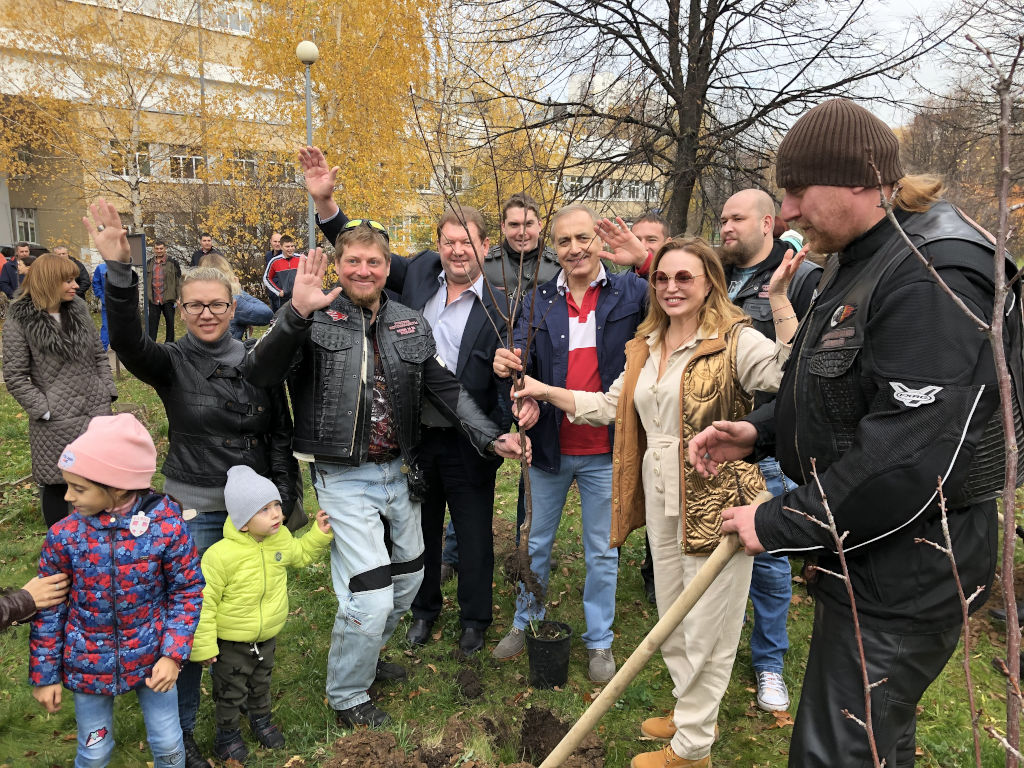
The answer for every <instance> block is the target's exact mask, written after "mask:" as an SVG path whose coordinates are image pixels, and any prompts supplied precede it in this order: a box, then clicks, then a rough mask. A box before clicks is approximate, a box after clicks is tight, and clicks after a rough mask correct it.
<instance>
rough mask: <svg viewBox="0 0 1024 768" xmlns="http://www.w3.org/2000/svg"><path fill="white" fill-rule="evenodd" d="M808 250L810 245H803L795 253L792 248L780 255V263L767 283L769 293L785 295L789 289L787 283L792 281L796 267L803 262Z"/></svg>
mask: <svg viewBox="0 0 1024 768" xmlns="http://www.w3.org/2000/svg"><path fill="white" fill-rule="evenodd" d="M809 250H810V246H809V245H805V246H804V247H803V248H801V249H800V251H799V252H798V253H796V254H795V255H794V253H793V250H792V249H790V250H788V251H786V255H785V256H783V257H782V263H780V264H779V266H778V267H777V268H776V269H775V272H773V273H772V279H771V280H770V281H769V283H768V293H769V295H771V296H785V295H786V292H787V291H788V290H789V283H790V281H792V279H793V275H795V274H796V270H797V267H799V266H800V265H801V264H803V263H804V259H805V258H807V252H808V251H809Z"/></svg>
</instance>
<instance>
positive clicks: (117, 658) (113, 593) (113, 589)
mask: <svg viewBox="0 0 1024 768" xmlns="http://www.w3.org/2000/svg"><path fill="white" fill-rule="evenodd" d="M133 511H134V510H133ZM115 524H116V518H115ZM116 534H117V528H116V527H114V528H111V529H110V607H111V610H113V612H114V695H115V696H116V695H117V693H118V688H119V687H120V685H119V683H120V680H121V674H120V673H121V643H120V641H119V637H118V629H117V625H118V621H117V563H115V562H114V552H115V551H116V547H115V546H114V536H115V535H116Z"/></svg>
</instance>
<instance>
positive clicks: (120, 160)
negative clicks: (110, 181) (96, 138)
mask: <svg viewBox="0 0 1024 768" xmlns="http://www.w3.org/2000/svg"><path fill="white" fill-rule="evenodd" d="M110 172H111V173H112V174H114V175H115V176H149V175H150V167H149V143H148V142H141V143H140V144H139V145H138V146H137V147H136V148H135V152H134V153H126V152H125V151H124V146H123V145H122V144H121V142H119V141H116V140H115V139H111V140H110Z"/></svg>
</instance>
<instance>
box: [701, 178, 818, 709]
mask: <svg viewBox="0 0 1024 768" xmlns="http://www.w3.org/2000/svg"><path fill="white" fill-rule="evenodd" d="M721 223H722V245H721V246H720V247H719V250H718V252H719V254H720V255H721V257H722V261H723V262H724V263H725V279H726V283H727V284H728V286H729V298H731V299H732V300H733V303H735V304H736V305H737V306H739V307H740V308H741V309H742V310H743V311H744V312H745V313H746V314H748V315H750V317H751V319H752V320H753V324H754V327H755V328H756V329H757V330H759V331H760V332H761V333H763V334H764V335H765V336H767V337H768V338H769V339H774V338H775V326H776V323H780V322H785V320H786V319H787V318H784V317H774V318H773V317H772V308H771V305H770V304H769V303H768V281H769V280H770V279H771V276H772V273H773V272H774V271H775V268H776V267H778V266H779V264H780V263H781V262H782V257H783V256H784V255H785V253H786V251H787V250H790V249H791V246H790V244H789V243H786V242H783V241H782V240H776V239H774V237H773V233H774V229H775V201H774V200H772V198H771V197H769V195H768V194H767V193H766V192H762V191H761V190H760V189H744V190H742V191H741V192H737V193H736V194H735V195H733V196H732V197H730V198H729V199H728V200H727V201H726V203H725V207H724V208H722V218H721ZM820 270H821V268H820V267H818V266H816V265H814V264H812V263H811V262H809V261H804V263H803V264H801V265H800V266H799V268H798V269H797V273H796V275H794V277H793V281H792V282H791V283H790V286H789V299H790V302H791V303H792V305H793V312H794V313H796V315H797V316H798V317H803V315H804V313H805V312H806V311H807V308H808V307H809V306H810V303H811V295H812V294H813V293H814V289H815V287H817V284H818V277H819V276H820ZM787 314H789V313H787ZM771 399H772V395H767V394H764V393H760V392H759V393H756V394H755V400H754V402H755V405H762V404H763V403H766V402H768V401H770V400H771ZM759 465H760V467H761V472H762V473H763V474H764V479H765V481H766V483H767V485H768V490H769V491H770V492H771V493H772V495H774V496H777V495H779V494H780V493H782V492H783V491H785V490H787V488H794V487H795V484H794V483H793V482H792V481H791V480H789V478H787V477H786V476H785V475H784V474H782V470H780V469H779V462H778V461H777V460H776V459H775V457H773V456H770V457H768V458H765V459H762V460H761V461H760V462H759ZM791 597H792V585H791V572H790V568H789V559H788V558H786V557H776V556H774V555H770V554H768V553H767V552H762V553H761V554H759V555H757V556H756V557H755V558H754V572H753V575H752V577H751V579H750V602H751V604H752V605H753V606H754V627H753V631H752V632H751V634H750V656H751V661H752V662H753V667H754V674H755V676H756V677H757V705H758V706H759V707H760V708H761V709H764V710H766V711H769V712H773V711H778V710H784V709H788V708H789V690H788V689H787V688H786V682H785V680H784V679H783V677H782V668H783V667H782V657H783V654H785V652H786V650H787V649H788V648H789V637H788V635H787V634H786V619H787V618H788V616H789V602H790V598H791Z"/></svg>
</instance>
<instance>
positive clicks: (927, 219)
mask: <svg viewBox="0 0 1024 768" xmlns="http://www.w3.org/2000/svg"><path fill="white" fill-rule="evenodd" d="M776 177H777V181H778V185H779V187H781V188H784V189H785V197H784V199H783V202H782V211H781V215H782V217H783V218H784V219H785V220H786V221H791V222H794V223H795V224H796V225H797V226H798V227H799V228H801V229H802V230H803V231H804V234H805V236H806V237H807V240H808V241H809V244H810V247H811V249H812V250H814V251H816V252H818V253H827V254H832V255H831V256H830V257H829V260H828V262H827V264H826V266H825V271H824V274H823V275H822V278H821V283H820V285H819V287H818V290H817V293H816V297H815V299H814V300H813V301H812V303H811V307H810V310H809V311H808V314H807V316H806V317H805V318H804V320H803V321H802V323H801V325H800V328H799V330H798V331H797V336H796V338H795V340H794V343H793V351H792V354H791V356H790V359H789V362H788V364H787V368H786V372H785V374H784V376H783V379H782V383H781V385H780V387H779V392H778V395H777V397H776V399H775V400H774V401H773V403H771V404H770V405H768V406H765V407H762V408H759V409H757V410H756V411H754V413H752V414H751V415H750V416H748V417H747V419H745V420H744V421H740V422H718V423H716V424H715V425H713V426H712V427H710V428H708V429H707V430H705V431H704V432H702V433H700V434H699V435H697V436H696V437H695V438H694V439H693V440H692V441H691V442H690V445H689V457H690V460H691V462H693V463H694V465H695V466H696V468H697V469H698V471H700V472H702V473H708V472H714V471H716V470H717V466H718V464H719V463H720V462H721V461H723V460H725V459H726V458H729V457H731V458H734V459H735V458H744V457H746V458H748V459H751V460H754V459H757V458H760V457H762V456H765V455H774V456H776V457H777V458H778V460H779V463H780V465H781V467H782V470H783V471H784V472H785V473H786V475H787V476H789V477H791V478H792V479H793V480H794V481H795V482H796V483H798V484H799V487H797V488H796V489H795V490H791V491H787V492H785V493H783V494H781V495H780V496H777V497H776V498H774V499H772V500H771V501H769V502H765V503H764V504H761V505H760V506H757V507H754V506H745V507H736V508H733V509H727V510H724V511H723V513H722V516H723V518H724V520H725V522H724V523H723V525H722V530H723V531H736V532H738V533H739V536H740V539H741V540H742V542H743V544H744V547H745V549H746V551H747V553H748V554H756V553H759V552H763V551H768V552H772V553H776V554H786V553H794V554H795V553H803V554H804V555H805V556H806V557H807V558H808V560H809V562H810V563H812V564H816V565H817V566H818V567H819V568H821V569H826V570H827V571H831V572H833V573H839V572H841V570H842V567H841V564H840V562H839V558H838V555H837V551H836V550H837V546H836V543H835V541H834V539H833V536H832V534H831V533H830V532H829V531H828V530H827V529H823V528H822V527H821V526H820V525H819V524H818V523H822V522H826V521H827V517H828V516H827V514H826V511H825V507H824V503H823V497H827V499H828V505H829V508H830V509H831V512H832V515H833V516H834V520H835V525H836V529H837V531H838V534H839V535H840V536H845V538H844V539H843V542H842V546H843V550H844V552H845V558H846V564H847V567H848V569H849V580H850V586H851V587H852V591H853V595H854V598H855V601H856V612H857V616H858V618H859V623H860V639H861V640H862V641H863V649H864V656H865V660H866V665H867V670H866V674H867V678H868V680H869V681H871V682H872V683H876V682H877V681H881V680H883V678H884V682H882V683H881V684H878V685H876V686H875V687H874V688H873V689H872V690H871V720H872V724H873V730H874V739H875V744H876V746H877V750H878V757H879V758H885V764H886V765H889V766H898V767H904V766H912V765H913V764H914V751H915V728H916V706H917V702H918V701H919V700H920V698H921V696H922V695H923V693H924V691H925V689H926V688H927V687H928V685H929V684H930V683H931V681H932V680H934V679H935V677H937V676H938V674H939V673H940V672H941V671H942V669H943V667H944V666H945V665H946V662H947V661H948V660H949V658H950V656H951V655H952V654H953V651H954V650H955V649H956V646H957V642H958V640H959V637H960V632H961V606H960V600H959V598H958V594H957V584H956V581H955V580H954V578H953V574H952V571H951V567H950V563H949V561H948V560H947V557H946V555H945V554H943V553H942V552H939V551H937V550H936V549H935V548H934V547H931V546H929V545H928V544H927V543H921V542H920V541H918V540H919V539H926V540H929V541H932V542H936V543H938V544H942V543H943V533H942V516H941V512H940V507H939V493H938V489H937V485H938V484H937V479H939V478H941V481H942V492H943V495H944V496H945V499H946V508H947V511H948V526H949V533H950V536H951V539H952V544H953V552H954V555H955V558H956V562H957V568H958V571H959V578H960V583H961V585H962V587H963V591H964V593H965V594H967V595H971V594H972V593H974V591H975V590H976V589H977V588H979V587H980V588H982V589H983V591H982V593H981V594H980V595H979V596H978V599H976V600H974V602H973V603H972V604H971V610H972V611H974V610H977V609H978V608H979V607H981V605H982V604H983V603H984V600H985V597H986V595H987V592H988V589H989V587H990V586H991V583H992V576H993V572H994V568H995V563H996V539H997V536H996V502H995V498H996V496H997V495H998V492H999V489H1000V488H1001V486H1002V477H1003V471H1004V466H1005V448H1004V443H1003V438H1002V433H1001V431H1000V425H999V420H998V410H997V409H998V404H999V396H998V393H997V386H996V385H997V379H996V371H995V365H994V362H993V358H992V350H991V348H990V344H989V340H988V337H987V335H986V334H984V333H982V332H980V331H979V330H978V327H977V326H976V325H975V324H974V322H973V321H972V320H971V319H970V318H968V317H967V316H966V314H965V313H964V312H963V311H962V310H961V309H960V308H959V307H957V306H956V305H955V304H954V303H953V301H952V300H951V299H950V297H949V296H948V295H947V294H946V293H945V291H944V290H943V289H942V287H940V285H939V284H938V282H937V281H936V280H935V279H934V278H933V277H932V275H931V274H929V272H928V271H927V269H926V268H925V266H924V265H923V264H922V263H921V261H920V260H919V259H918V258H917V257H916V256H915V255H914V254H913V253H912V252H911V250H910V248H909V246H908V245H907V244H906V242H905V240H904V238H903V236H902V234H901V233H900V232H898V231H897V229H896V227H895V225H894V224H893V223H892V222H891V221H890V220H889V219H888V218H887V217H886V215H885V211H884V209H883V208H882V207H881V206H880V204H879V203H880V197H879V195H880V192H881V194H882V195H885V196H886V198H888V199H890V200H892V201H893V204H894V207H895V217H896V219H897V220H898V221H899V222H900V226H901V228H902V229H903V230H904V232H906V233H907V234H908V235H909V236H910V238H912V240H913V241H914V242H915V243H916V244H917V247H918V249H919V250H920V251H921V252H922V253H923V255H924V256H925V257H926V258H927V259H928V260H929V262H930V263H931V264H932V265H933V266H934V267H935V269H936V270H937V272H938V274H939V276H940V277H941V278H942V280H943V282H944V283H945V284H946V285H947V286H948V287H949V288H950V289H951V290H952V292H953V293H954V294H955V295H956V296H958V297H959V298H960V299H961V300H962V301H963V302H964V303H965V304H966V306H967V307H969V308H970V309H971V311H972V312H973V313H974V314H975V315H976V316H977V317H980V318H982V319H983V320H984V321H985V322H990V321H991V318H992V315H993V313H994V311H999V312H1002V313H1003V314H1004V316H1005V320H1006V340H1005V347H1006V352H1007V358H1008V361H1009V363H1010V368H1011V378H1012V382H1011V385H1012V390H1013V397H1014V398H1016V400H1017V404H1019V403H1020V399H1021V384H1022V376H1021V365H1022V358H1021V333H1022V330H1021V311H1020V295H1019V286H1017V287H1015V289H1014V291H1013V292H1011V294H1010V295H1009V296H1008V297H1007V302H1006V304H1005V305H1004V306H1002V307H999V308H998V309H995V308H994V307H993V303H994V302H993V290H994V281H993V274H994V266H993V265H994V263H999V261H1001V262H1002V264H1001V268H1003V269H1004V270H1005V272H1006V274H1007V278H1012V277H1013V276H1014V274H1015V273H1016V268H1015V266H1014V265H1013V262H1012V261H1011V260H1009V259H1000V260H996V259H995V258H994V251H995V249H994V247H993V245H992V242H991V239H990V238H989V237H988V236H986V234H985V233H983V232H982V231H980V230H979V229H978V228H977V226H976V225H974V224H973V222H971V221H970V220H969V219H967V218H966V217H965V216H964V215H963V214H962V213H961V212H960V211H958V210H957V209H956V208H955V207H953V206H952V205H950V204H949V203H948V202H945V201H944V200H942V199H941V189H942V185H941V182H939V181H938V180H937V179H935V178H933V177H920V176H906V175H904V173H903V169H902V166H901V164H900V159H899V144H898V141H897V139H896V136H895V135H894V134H893V132H892V131H891V130H890V129H889V128H888V126H886V125H885V124H884V123H883V122H882V121H880V120H878V119H877V118H876V117H874V116H873V115H871V114H870V113H869V112H867V111H866V110H864V109H863V108H862V107H859V106H857V105H855V104H853V103H852V102H849V101H846V100H842V99H836V100H833V101H827V102H824V103H822V104H820V105H818V106H817V107H815V108H814V109H812V110H811V111H810V112H808V113H807V114H805V115H804V116H803V117H801V118H800V119H799V120H798V121H797V122H796V123H795V124H794V126H793V128H792V129H791V130H790V132H789V133H788V134H787V135H786V137H785V139H784V140H783V141H782V143H781V145H780V146H779V151H778V158H777V168H776ZM880 187H881V190H880V189H879V188H880ZM1018 426H1019V425H1018ZM815 470H816V474H817V482H820V485H821V489H822V490H821V491H819V489H818V486H817V482H816V480H815V475H814V473H815ZM791 510H799V511H800V512H802V513H804V514H805V515H807V516H809V518H810V519H808V517H804V516H803V515H801V514H796V513H794V512H793V511H791ZM810 573H811V574H812V578H811V581H812V582H813V583H811V584H810V589H811V592H812V594H813V595H814V597H815V620H814V632H813V635H812V638H811V646H810V653H809V656H808V661H807V671H806V674H805V677H804V683H803V689H802V691H801V695H800V708H799V710H798V712H797V718H796V726H795V728H794V730H793V739H792V743H791V744H790V751H789V765H790V766H800V767H801V768H814V767H816V766H830V767H831V768H837V767H838V768H844V767H846V766H849V767H851V768H852V767H853V766H858V768H859V767H860V766H865V765H871V762H872V760H871V754H870V751H869V745H868V740H867V737H866V734H865V730H864V728H863V727H862V726H861V725H860V724H858V723H857V722H854V721H853V720H851V719H849V718H847V717H846V716H845V715H844V714H843V710H844V709H846V710H849V711H850V713H851V714H853V715H854V716H856V717H858V718H860V719H861V720H863V719H864V717H865V706H864V693H863V687H862V671H861V663H860V659H859V654H858V650H857V633H856V632H855V629H854V625H853V616H852V612H851V609H852V606H851V603H850V599H849V597H848V595H847V585H846V583H845V582H844V581H843V580H841V579H839V578H836V577H835V576H833V575H830V574H828V573H824V572H822V571H821V570H813V571H811V572H810Z"/></svg>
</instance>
